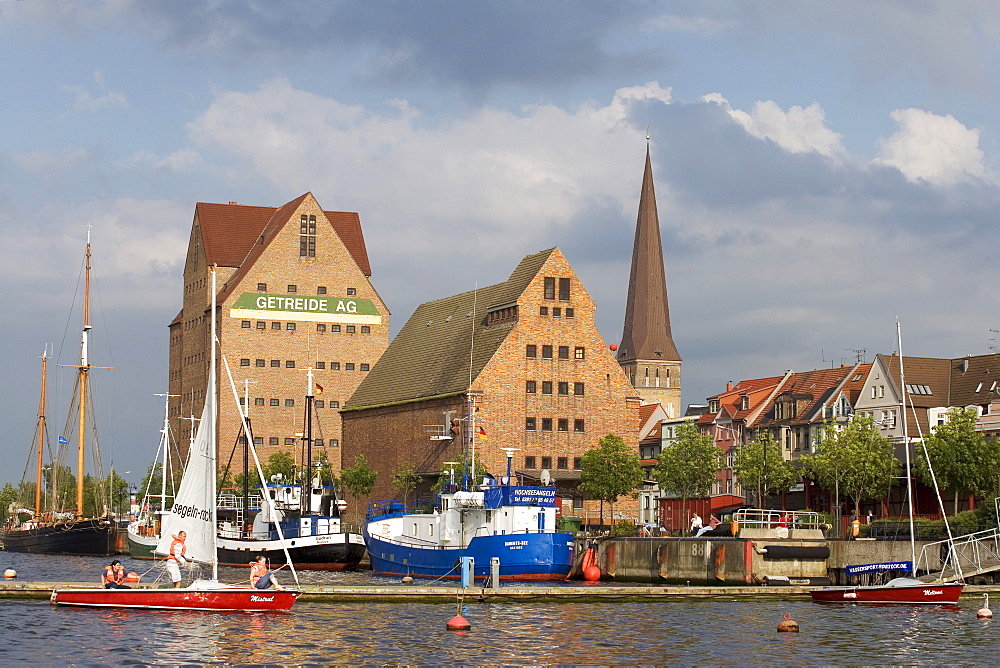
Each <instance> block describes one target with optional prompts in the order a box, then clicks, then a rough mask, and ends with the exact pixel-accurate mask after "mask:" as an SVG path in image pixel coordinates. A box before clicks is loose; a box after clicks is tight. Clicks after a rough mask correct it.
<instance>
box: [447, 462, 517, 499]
mask: <svg viewBox="0 0 1000 668" xmlns="http://www.w3.org/2000/svg"><path fill="white" fill-rule="evenodd" d="M452 468H453V467H451V466H446V465H443V464H442V466H441V474H440V475H439V476H438V479H437V482H435V483H434V486H433V487H431V491H432V492H434V494H440V493H441V491H442V490H443V489H444V486H445V485H447V484H449V483H450V482H451V472H452ZM454 471H455V484H457V485H461V484H462V475H463V468H462V464H461V463H459V464H456V465H455V466H454ZM486 475H489V469H487V468H486V465H485V464H483V462H482V461H480V459H479V455H476V461H475V467H474V473H473V476H472V479H473V480H482V479H483V476H486ZM504 475H506V472H505V473H504Z"/></svg>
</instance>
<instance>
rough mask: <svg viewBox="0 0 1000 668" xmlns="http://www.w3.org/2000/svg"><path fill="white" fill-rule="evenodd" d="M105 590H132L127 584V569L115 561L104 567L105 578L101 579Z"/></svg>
mask: <svg viewBox="0 0 1000 668" xmlns="http://www.w3.org/2000/svg"><path fill="white" fill-rule="evenodd" d="M101 582H102V583H103V584H104V588H105V589H131V587H129V586H128V585H126V584H125V567H124V566H122V562H120V561H118V560H117V559H115V560H114V561H112V562H111V563H110V564H108V565H107V566H105V567H104V577H102V578H101Z"/></svg>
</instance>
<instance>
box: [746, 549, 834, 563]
mask: <svg viewBox="0 0 1000 668" xmlns="http://www.w3.org/2000/svg"><path fill="white" fill-rule="evenodd" d="M763 549H765V550H767V558H768V559H816V560H823V561H825V560H826V559H829V558H830V548H829V547H828V546H826V545H822V546H820V545H816V546H809V545H768V546H767V547H766V548H763Z"/></svg>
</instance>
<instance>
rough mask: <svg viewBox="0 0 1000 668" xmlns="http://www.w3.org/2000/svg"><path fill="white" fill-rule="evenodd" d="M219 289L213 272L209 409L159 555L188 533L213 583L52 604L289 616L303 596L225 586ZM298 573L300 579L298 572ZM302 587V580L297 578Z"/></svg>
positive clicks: (90, 592)
mask: <svg viewBox="0 0 1000 668" xmlns="http://www.w3.org/2000/svg"><path fill="white" fill-rule="evenodd" d="M215 295H216V285H215V272H214V271H213V272H212V309H211V310H212V317H211V337H212V353H211V362H210V364H209V370H208V385H207V387H206V391H205V406H204V409H203V410H202V415H201V422H200V423H199V425H198V433H197V435H196V436H195V442H194V449H193V450H192V452H190V453H189V455H188V462H187V465H186V466H185V468H184V475H183V477H182V478H181V484H180V488H179V489H178V490H177V496H176V497H175V498H174V503H173V506H172V507H171V509H170V512H168V513H166V514H164V515H163V523H162V528H161V535H160V542H159V543H158V545H157V546H156V553H157V554H160V555H166V554H168V553H169V551H170V544H171V542H173V537H174V536H176V535H179V534H180V532H181V531H184V532H186V533H187V541H186V546H187V551H186V555H185V556H186V557H187V558H188V560H189V561H193V562H196V563H200V564H208V565H210V566H211V568H212V577H211V579H210V580H202V579H197V580H195V581H194V582H192V583H191V584H190V585H189V586H187V587H181V588H177V589H174V588H169V589H146V588H142V589H93V588H57V589H55V590H53V592H52V595H51V597H50V598H49V602H50V603H52V604H53V605H71V606H86V607H114V608H145V609H169V610H214V611H226V610H241V611H243V610H246V611H268V610H288V609H290V608H291V607H292V605H293V604H294V603H295V600H296V599H297V598H298V597H299V595H300V594H301V593H302V592H301V591H299V590H297V589H281V590H276V589H255V588H252V587H250V586H249V585H248V584H243V585H229V584H224V583H221V582H219V568H218V567H219V563H218V558H217V553H216V550H217V542H218V540H217V533H216V526H217V521H216V504H215V497H216V492H215V486H216V463H215V455H216V422H217V419H218V409H217V396H218V395H217V393H216V345H217V339H216V336H215V332H216V325H215V318H216V305H215ZM292 573H293V574H294V573H295V570H294V567H293V568H292ZM295 577H296V582H297V579H298V576H297V575H296V576H295Z"/></svg>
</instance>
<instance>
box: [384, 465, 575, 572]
mask: <svg viewBox="0 0 1000 668" xmlns="http://www.w3.org/2000/svg"><path fill="white" fill-rule="evenodd" d="M504 450H505V451H506V452H507V476H506V477H505V478H503V479H501V480H500V481H499V483H498V482H497V481H496V480H495V479H493V478H491V477H487V478H486V479H484V481H483V484H482V485H479V486H478V487H475V488H469V486H468V485H466V486H465V487H466V488H464V489H460V490H459V489H456V485H455V484H454V476H453V475H452V480H451V483H450V484H449V485H448V486H447V491H446V492H444V493H442V494H440V495H438V499H437V505H436V506H433V507H431V506H429V505H427V504H424V505H423V506H418V505H414V506H409V507H408V506H407V505H406V504H405V503H404V502H402V501H398V500H395V501H374V502H372V503H371V504H369V507H368V515H367V524H366V525H365V541H366V543H367V545H368V555H369V558H370V559H371V564H372V570H373V571H375V572H376V573H379V574H382V575H398V576H403V577H405V576H413V577H427V578H445V579H458V578H459V577H461V573H460V572H459V570H458V563H459V559H460V558H461V557H472V558H473V560H474V576H475V579H477V580H486V579H487V578H489V577H490V576H491V571H492V569H493V563H492V562H493V560H494V559H498V560H499V579H500V580H514V581H525V580H537V581H558V580H564V579H566V576H567V575H568V574H569V571H570V568H571V567H572V565H573V536H572V534H568V533H560V532H558V531H556V490H555V488H554V487H532V486H522V485H513V484H511V481H512V477H511V459H512V458H513V456H514V454H513V453H514V450H513V449H511V448H504ZM473 459H474V458H473ZM465 478H466V480H467V479H468V476H465Z"/></svg>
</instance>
